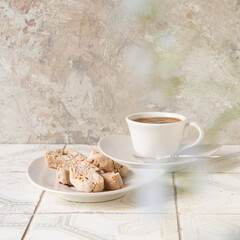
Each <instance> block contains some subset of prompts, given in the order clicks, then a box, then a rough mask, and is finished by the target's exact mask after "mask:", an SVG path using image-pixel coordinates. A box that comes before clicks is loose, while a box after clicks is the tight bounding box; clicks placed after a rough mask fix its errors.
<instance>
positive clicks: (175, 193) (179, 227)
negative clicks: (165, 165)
mask: <svg viewBox="0 0 240 240" xmlns="http://www.w3.org/2000/svg"><path fill="white" fill-rule="evenodd" d="M172 183H173V189H174V203H175V209H176V218H177V229H178V238H179V240H182V232H181V223H180V218H179V212H178V198H177V186H176V184H175V173H172Z"/></svg>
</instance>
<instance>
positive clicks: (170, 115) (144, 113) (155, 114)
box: [125, 112, 187, 126]
mask: <svg viewBox="0 0 240 240" xmlns="http://www.w3.org/2000/svg"><path fill="white" fill-rule="evenodd" d="M140 115H147V116H146V117H150V116H151V115H154V116H156V117H157V116H159V117H160V116H165V117H166V116H169V117H175V118H179V119H180V120H181V121H178V122H173V123H164V124H161V123H142V122H136V121H134V120H133V119H131V118H133V117H134V116H135V119H136V118H137V117H139V116H140ZM141 117H143V116H141ZM125 120H126V122H127V123H133V124H137V125H144V126H168V125H174V124H182V123H183V122H186V120H187V118H186V117H185V116H184V115H181V114H178V113H173V112H137V113H131V114H129V115H127V116H126V118H125Z"/></svg>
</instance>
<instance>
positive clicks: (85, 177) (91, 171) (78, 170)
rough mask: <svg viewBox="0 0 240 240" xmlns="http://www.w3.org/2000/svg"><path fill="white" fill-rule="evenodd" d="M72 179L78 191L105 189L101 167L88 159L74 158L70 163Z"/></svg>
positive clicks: (99, 190)
mask: <svg viewBox="0 0 240 240" xmlns="http://www.w3.org/2000/svg"><path fill="white" fill-rule="evenodd" d="M69 171H70V181H71V183H72V185H73V186H74V187H76V188H77V190H78V191H81V192H101V191H103V189H104V180H103V178H102V177H101V176H100V174H99V171H100V170H99V168H97V167H95V166H94V165H92V164H90V163H89V162H87V161H79V160H77V159H74V160H72V161H71V164H70V168H69Z"/></svg>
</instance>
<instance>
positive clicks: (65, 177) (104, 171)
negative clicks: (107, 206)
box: [45, 149, 128, 192]
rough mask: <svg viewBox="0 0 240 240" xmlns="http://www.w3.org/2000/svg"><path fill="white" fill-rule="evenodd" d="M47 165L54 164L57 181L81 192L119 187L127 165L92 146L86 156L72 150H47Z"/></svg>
mask: <svg viewBox="0 0 240 240" xmlns="http://www.w3.org/2000/svg"><path fill="white" fill-rule="evenodd" d="M45 161H46V164H47V166H48V167H50V168H56V169H57V173H56V179H57V181H58V182H59V183H62V184H66V185H70V186H71V185H73V186H74V187H76V189H77V190H78V191H81V192H102V191H103V190H104V189H106V190H117V189H120V188H122V187H123V180H122V178H123V177H125V176H126V174H127V172H128V168H127V167H126V166H123V165H121V164H119V163H117V162H115V161H113V160H112V159H110V158H108V157H106V156H104V155H103V154H101V153H99V152H97V151H95V150H93V151H92V152H91V154H90V156H89V157H87V156H84V155H83V154H81V153H80V152H78V151H74V150H64V149H57V150H49V151H47V152H46V153H45Z"/></svg>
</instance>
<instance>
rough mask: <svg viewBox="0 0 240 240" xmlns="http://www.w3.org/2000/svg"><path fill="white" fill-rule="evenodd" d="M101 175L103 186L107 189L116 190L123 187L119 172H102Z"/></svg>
mask: <svg viewBox="0 0 240 240" xmlns="http://www.w3.org/2000/svg"><path fill="white" fill-rule="evenodd" d="M101 176H102V177H103V179H104V188H105V189H107V190H117V189H120V188H122V187H123V180H122V178H121V176H120V174H119V173H118V172H117V173H115V172H106V173H102V174H101Z"/></svg>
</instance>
